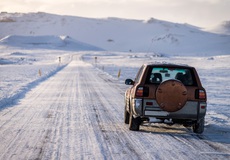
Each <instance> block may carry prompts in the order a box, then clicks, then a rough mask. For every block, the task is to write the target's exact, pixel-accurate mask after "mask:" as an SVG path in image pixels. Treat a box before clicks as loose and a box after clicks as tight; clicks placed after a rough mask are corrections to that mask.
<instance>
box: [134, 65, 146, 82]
mask: <svg viewBox="0 0 230 160" xmlns="http://www.w3.org/2000/svg"><path fill="white" fill-rule="evenodd" d="M143 69H144V66H142V67H141V68H140V69H139V71H138V73H137V75H136V78H135V82H139V80H140V78H141V74H142V72H143Z"/></svg>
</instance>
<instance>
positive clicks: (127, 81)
mask: <svg viewBox="0 0 230 160" xmlns="http://www.w3.org/2000/svg"><path fill="white" fill-rule="evenodd" d="M125 84H126V85H133V84H134V81H133V80H132V79H126V80H125Z"/></svg>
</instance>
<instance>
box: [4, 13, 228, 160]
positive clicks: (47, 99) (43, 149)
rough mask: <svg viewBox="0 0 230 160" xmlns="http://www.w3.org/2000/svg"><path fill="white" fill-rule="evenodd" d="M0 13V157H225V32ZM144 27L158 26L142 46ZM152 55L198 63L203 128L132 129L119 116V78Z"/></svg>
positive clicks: (132, 73) (132, 74) (156, 23)
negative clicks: (204, 108)
mask: <svg viewBox="0 0 230 160" xmlns="http://www.w3.org/2000/svg"><path fill="white" fill-rule="evenodd" d="M3 16H4V18H3ZM0 19H1V21H2V22H1V23H0V27H2V28H1V32H0V35H1V37H2V38H3V37H5V38H3V39H2V40H0V49H1V50H0V141H1V145H0V159H202V160H203V159H229V157H230V154H229V153H230V110H229V107H230V105H229V102H230V74H229V70H230V65H229V61H230V54H229V49H230V48H229V46H230V45H229V42H230V40H229V36H228V35H218V34H213V33H210V32H203V31H201V30H199V28H198V27H195V26H191V25H188V24H183V25H182V24H173V23H170V22H165V21H160V20H156V19H150V20H147V21H139V20H123V19H117V18H108V19H84V18H80V17H69V16H57V15H49V14H45V13H36V14H35V13H31V14H20V13H15V14H8V13H1V18H0ZM60 19H61V20H60ZM76 19H77V20H78V22H76ZM59 20H60V21H59ZM3 23H4V24H3ZM11 23H12V24H11ZM13 23H15V24H13ZM59 23H60V24H61V25H62V26H65V27H67V30H62V28H61V27H60V24H59ZM28 24H30V25H28ZM48 24H49V25H50V24H52V28H53V29H50V28H49V25H48ZM70 24H71V25H72V27H73V28H75V30H74V31H76V33H74V32H73V29H71V28H70ZM73 24H74V25H73ZM86 24H87V26H86ZM17 25H18V27H17V28H16V27H15V26H17ZM26 25H27V26H28V27H25V26H26ZM124 25H125V26H126V27H127V28H129V29H130V30H129V32H127V30H126V29H124ZM150 25H151V26H150ZM38 26H39V27H38ZM83 26H84V27H83ZM96 26H98V27H96ZM99 26H100V27H99ZM115 26H117V27H115ZM143 26H145V27H146V26H148V27H146V28H144V27H143ZM126 27H125V28H126ZM24 28H25V29H24ZM28 28H29V29H28ZM138 28H141V30H142V31H140V32H136V30H137V29H138ZM2 29H3V30H4V32H2V31H3V30H2ZM118 29H119V30H120V32H118ZM123 29H124V30H123ZM48 30H49V31H50V32H49V34H47V31H48ZM78 30H81V32H79V31H78ZM111 30H113V31H111ZM19 31H20V32H19ZM28 31H33V32H31V33H33V35H31V34H30V33H28ZM60 31H61V32H62V33H63V32H64V31H65V33H67V32H68V33H70V32H71V34H62V33H60ZM86 31H87V32H88V33H89V34H85V33H86ZM93 31H94V32H97V33H95V34H93ZM101 31H104V32H101ZM190 31H191V32H190ZM35 32H36V34H38V35H36V34H35ZM126 32H127V33H126ZM150 32H151V33H153V35H155V33H158V34H156V35H155V37H154V39H152V38H153V37H152V36H151V35H150V36H149V38H150V39H149V40H150V42H151V45H150V42H148V41H147V40H146V36H147V35H149V33H150ZM19 33H20V34H19ZM83 33H84V35H85V38H84V36H83ZM118 33H121V34H118ZM134 33H135V36H134ZM185 33H186V34H185ZM6 34H7V35H6ZM9 35H11V36H9ZM60 35H66V36H60ZM68 35H70V36H68ZM95 36H96V37H95ZM136 36H140V37H139V39H138V40H137V39H136V38H135V37H136ZM90 37H91V38H90ZM127 37H128V38H129V39H130V41H131V42H130V41H128V40H127ZM75 39H77V40H75ZM108 39H111V41H110V42H109V43H116V45H111V44H107V43H108V41H107V40H108ZM97 40H98V41H97ZM140 41H141V42H142V41H143V42H142V43H140ZM195 41H197V43H194V42H195ZM83 42H85V43H83ZM125 42H127V44H126V43H125ZM146 42H148V43H146ZM152 42H153V43H154V44H152ZM201 42H202V43H201ZM203 42H204V43H203ZM66 43H67V45H66ZM211 44H212V45H211ZM153 45H155V46H154V47H153ZM210 45H211V46H210ZM95 46H98V47H95ZM176 46H177V47H176ZM133 48H135V49H133ZM137 48H142V49H140V50H139V52H133V51H134V50H136V51H138V49H137ZM143 48H144V49H143ZM179 48H180V49H181V50H179ZM103 49H106V51H105V50H103ZM115 49H116V50H115ZM129 49H132V52H130V51H129ZM114 50H115V51H114ZM124 51H127V52H124ZM179 51H180V52H179ZM154 61H159V62H165V63H167V62H172V63H180V64H187V65H190V66H194V67H195V68H196V69H197V71H198V74H199V76H200V78H201V82H202V84H203V86H204V88H206V90H207V95H208V111H207V114H206V121H205V130H204V133H203V134H201V135H198V134H194V133H193V132H192V130H191V129H189V128H185V127H183V126H181V125H173V126H168V125H165V124H157V123H153V124H147V125H145V126H141V130H140V131H139V132H132V131H129V130H128V127H127V126H126V125H125V124H124V123H123V110H124V92H125V90H126V89H127V87H128V86H126V85H124V80H125V79H127V78H132V79H134V77H135V75H136V73H137V71H138V69H139V67H140V66H141V65H142V64H143V63H149V62H154ZM119 71H120V76H118V72H119Z"/></svg>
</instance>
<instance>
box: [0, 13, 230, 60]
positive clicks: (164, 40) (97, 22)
mask: <svg viewBox="0 0 230 160" xmlns="http://www.w3.org/2000/svg"><path fill="white" fill-rule="evenodd" d="M6 19H7V20H8V21H6ZM0 28H1V32H0V39H2V38H4V37H6V36H8V35H21V36H47V35H55V36H60V35H66V36H70V37H72V38H73V39H75V40H78V41H80V42H84V43H87V44H91V45H93V46H96V47H98V48H102V49H104V50H108V51H120V52H128V51H132V52H150V53H151V52H154V53H158V54H167V55H178V56H180V55H188V56H193V55H194V54H195V55H201V56H211V55H216V54H221V55H223V54H230V53H229V50H230V45H229V42H230V35H227V34H217V33H211V32H207V31H204V29H201V28H199V27H196V26H192V25H190V24H179V23H171V22H167V21H162V20H158V19H154V18H150V19H149V20H130V19H120V18H111V17H110V18H105V19H91V18H82V17H74V16H60V15H54V14H47V13H41V12H38V13H28V14H22V13H0Z"/></svg>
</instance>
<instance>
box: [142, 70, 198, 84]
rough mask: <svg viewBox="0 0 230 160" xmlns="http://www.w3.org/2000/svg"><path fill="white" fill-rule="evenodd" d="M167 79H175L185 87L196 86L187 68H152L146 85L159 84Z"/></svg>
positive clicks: (190, 71) (192, 75) (191, 73)
mask: <svg viewBox="0 0 230 160" xmlns="http://www.w3.org/2000/svg"><path fill="white" fill-rule="evenodd" d="M169 79H177V80H179V81H181V82H182V83H183V84H184V85H186V86H194V85H196V82H195V78H194V74H193V72H192V70H191V69H187V68H167V67H164V68H163V67H152V68H150V70H149V73H148V76H147V81H146V83H147V84H160V83H161V82H163V81H166V80H169Z"/></svg>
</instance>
